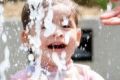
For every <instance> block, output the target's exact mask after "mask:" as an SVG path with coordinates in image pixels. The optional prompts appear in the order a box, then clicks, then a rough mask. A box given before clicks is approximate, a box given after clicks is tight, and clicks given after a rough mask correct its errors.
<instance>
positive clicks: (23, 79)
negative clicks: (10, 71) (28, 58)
mask: <svg viewBox="0 0 120 80" xmlns="http://www.w3.org/2000/svg"><path fill="white" fill-rule="evenodd" d="M10 80H27V71H26V70H21V71H19V72H17V73H16V74H15V75H12V76H11V77H10Z"/></svg>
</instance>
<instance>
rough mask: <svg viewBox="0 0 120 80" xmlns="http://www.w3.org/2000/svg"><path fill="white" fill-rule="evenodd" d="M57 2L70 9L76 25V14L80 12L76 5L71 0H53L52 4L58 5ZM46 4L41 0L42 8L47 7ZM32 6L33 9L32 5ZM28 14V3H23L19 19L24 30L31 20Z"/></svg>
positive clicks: (44, 0)
mask: <svg viewBox="0 0 120 80" xmlns="http://www.w3.org/2000/svg"><path fill="white" fill-rule="evenodd" d="M59 4H63V5H67V7H68V8H69V9H70V10H71V13H73V14H74V18H75V23H76V25H77V26H78V16H79V14H80V13H79V9H78V5H77V4H76V3H75V2H73V1H71V0H53V3H52V6H54V5H59ZM48 5H49V4H48V3H47V2H46V0H43V3H42V6H43V8H47V7H48ZM32 8H33V9H34V6H32ZM29 16H30V9H29V5H28V3H25V5H24V6H23V9H22V14H21V20H22V24H23V29H24V30H26V26H27V24H28V23H29V22H30V21H31V20H30V18H29Z"/></svg>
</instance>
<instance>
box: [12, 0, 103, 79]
mask: <svg viewBox="0 0 120 80" xmlns="http://www.w3.org/2000/svg"><path fill="white" fill-rule="evenodd" d="M49 1H50V0H48V1H43V2H42V4H39V5H38V6H37V9H36V7H35V6H33V5H32V7H30V6H31V5H28V4H25V6H24V8H23V11H22V23H23V28H24V32H23V33H22V36H21V39H22V42H23V43H24V44H25V45H26V46H27V47H28V48H30V51H31V50H32V51H31V52H33V53H37V54H36V55H37V57H36V59H35V62H34V61H33V62H32V61H31V62H32V65H30V66H29V67H27V68H26V69H24V70H22V71H19V72H18V73H16V74H15V75H14V76H12V77H11V80H104V79H103V78H102V77H101V76H100V75H99V74H97V73H96V72H94V71H93V70H91V69H90V68H89V67H88V66H85V65H81V64H74V63H73V61H72V60H71V56H72V55H73V54H74V51H75V48H76V47H77V46H78V45H79V42H80V39H81V30H80V28H79V27H78V10H77V6H76V5H75V3H73V2H72V1H69V0H61V1H53V2H49ZM40 5H42V8H41V6H40ZM38 8H39V9H40V11H43V12H40V15H38V14H36V15H37V16H36V17H35V16H34V17H32V16H31V14H33V13H32V12H31V10H33V12H34V10H38ZM38 13H39V10H38ZM34 14H35V13H34ZM38 17H39V19H37V18H38ZM35 20H38V21H35ZM38 23H40V24H38ZM30 24H31V25H32V26H31V25H30ZM38 25H39V26H38ZM35 26H37V27H35ZM36 35H37V37H36ZM35 38H37V41H36V42H37V43H36V42H35V40H34V39H35ZM38 38H39V39H38ZM36 44H37V45H39V46H37V45H36ZM36 46H37V47H36ZM36 50H37V51H36ZM32 60H33V59H32Z"/></svg>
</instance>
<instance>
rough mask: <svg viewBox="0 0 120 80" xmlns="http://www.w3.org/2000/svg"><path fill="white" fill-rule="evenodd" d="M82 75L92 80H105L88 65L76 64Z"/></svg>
mask: <svg viewBox="0 0 120 80" xmlns="http://www.w3.org/2000/svg"><path fill="white" fill-rule="evenodd" d="M74 66H75V67H76V68H77V70H78V71H79V73H80V74H82V75H84V76H86V77H88V78H90V80H104V79H103V78H102V76H100V75H99V74H98V73H96V72H95V71H94V70H92V69H91V68H90V67H89V66H88V65H83V64H74Z"/></svg>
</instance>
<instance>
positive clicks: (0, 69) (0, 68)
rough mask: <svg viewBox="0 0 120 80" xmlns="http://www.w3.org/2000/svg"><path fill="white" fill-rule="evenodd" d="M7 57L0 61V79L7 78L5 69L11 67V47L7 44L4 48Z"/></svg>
mask: <svg viewBox="0 0 120 80" xmlns="http://www.w3.org/2000/svg"><path fill="white" fill-rule="evenodd" d="M4 53H5V57H4V60H3V61H2V62H1V63H0V80H6V77H5V71H7V70H8V69H9V68H10V61H9V56H10V52H9V48H8V47H7V46H6V47H5V49H4Z"/></svg>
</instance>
